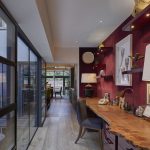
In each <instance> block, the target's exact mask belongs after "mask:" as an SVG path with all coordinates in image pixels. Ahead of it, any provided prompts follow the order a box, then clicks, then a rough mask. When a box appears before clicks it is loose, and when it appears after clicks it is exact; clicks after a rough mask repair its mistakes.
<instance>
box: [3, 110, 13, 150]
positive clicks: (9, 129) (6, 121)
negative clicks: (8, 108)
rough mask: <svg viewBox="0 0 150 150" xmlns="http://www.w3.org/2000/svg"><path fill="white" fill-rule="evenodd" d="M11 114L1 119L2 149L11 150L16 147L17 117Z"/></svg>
mask: <svg viewBox="0 0 150 150" xmlns="http://www.w3.org/2000/svg"><path fill="white" fill-rule="evenodd" d="M14 116H15V115H14V112H11V113H9V114H7V115H5V116H3V117H1V118H0V149H1V150H11V149H12V148H13V147H14V145H15V117H14Z"/></svg>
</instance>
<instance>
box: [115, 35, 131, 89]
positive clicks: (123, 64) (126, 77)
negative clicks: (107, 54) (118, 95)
mask: <svg viewBox="0 0 150 150" xmlns="http://www.w3.org/2000/svg"><path fill="white" fill-rule="evenodd" d="M129 56H132V35H131V34H130V35H128V36H126V37H125V38H123V39H122V40H121V41H119V42H118V43H116V66H115V67H116V68H115V84H116V85H118V86H132V74H123V72H124V71H127V70H131V67H132V60H131V59H130V57H129Z"/></svg>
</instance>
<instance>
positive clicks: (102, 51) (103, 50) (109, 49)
mask: <svg viewBox="0 0 150 150" xmlns="http://www.w3.org/2000/svg"><path fill="white" fill-rule="evenodd" d="M112 50H113V47H101V48H98V51H97V55H99V54H104V55H106V54H109V53H111V52H112Z"/></svg>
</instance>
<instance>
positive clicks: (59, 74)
mask: <svg viewBox="0 0 150 150" xmlns="http://www.w3.org/2000/svg"><path fill="white" fill-rule="evenodd" d="M63 75H64V74H63V71H55V76H63Z"/></svg>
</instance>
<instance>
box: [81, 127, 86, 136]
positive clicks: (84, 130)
mask: <svg viewBox="0 0 150 150" xmlns="http://www.w3.org/2000/svg"><path fill="white" fill-rule="evenodd" d="M85 132H86V129H85V128H84V129H83V132H82V135H81V138H82V137H83V136H84V134H85Z"/></svg>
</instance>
